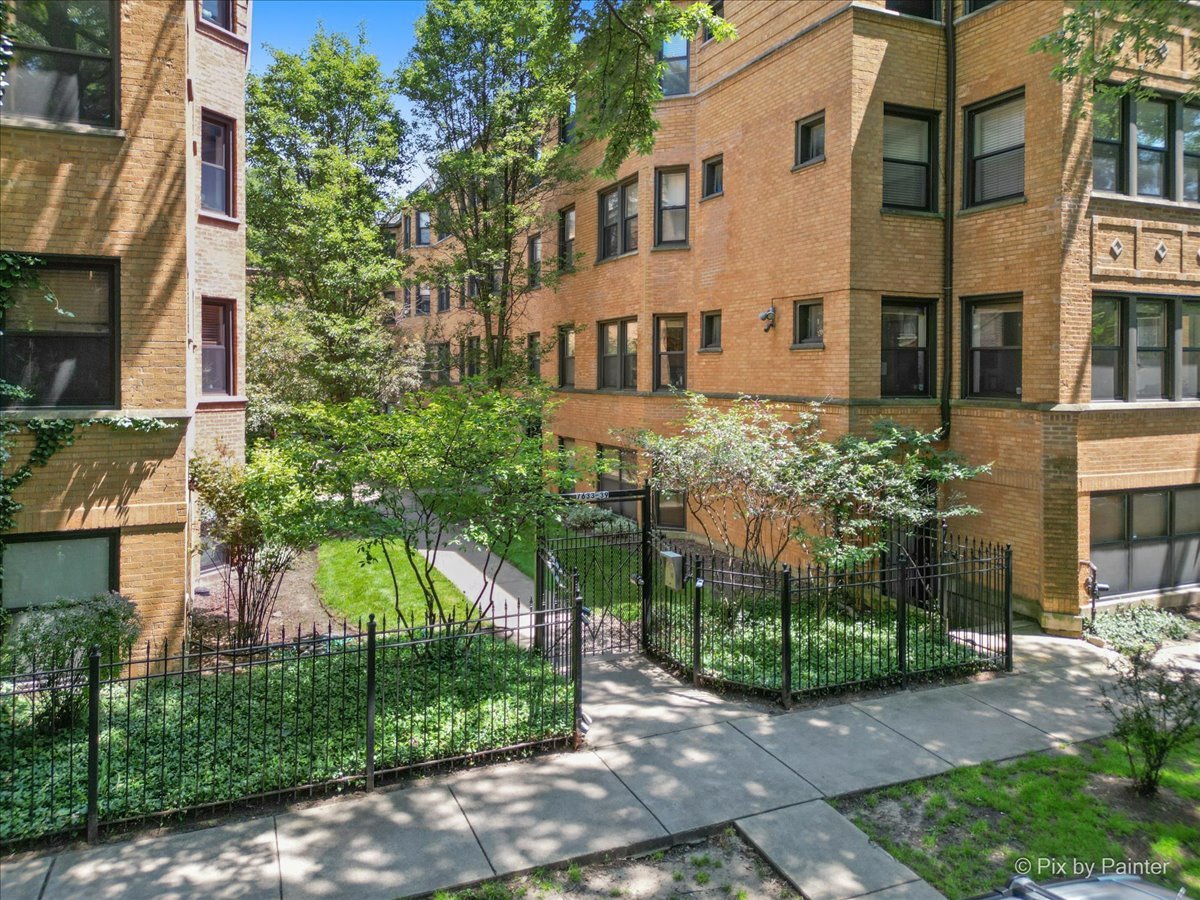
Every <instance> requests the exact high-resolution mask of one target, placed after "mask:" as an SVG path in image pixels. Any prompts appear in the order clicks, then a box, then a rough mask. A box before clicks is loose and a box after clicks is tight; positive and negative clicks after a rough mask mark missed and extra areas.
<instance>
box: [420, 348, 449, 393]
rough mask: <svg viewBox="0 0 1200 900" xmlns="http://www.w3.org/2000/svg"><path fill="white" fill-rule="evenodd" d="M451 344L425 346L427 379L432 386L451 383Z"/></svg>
mask: <svg viewBox="0 0 1200 900" xmlns="http://www.w3.org/2000/svg"><path fill="white" fill-rule="evenodd" d="M450 357H451V354H450V342H449V341H436V342H434V343H430V344H427V345H426V346H425V379H426V381H428V382H429V383H430V384H449V383H450V364H451V358H450Z"/></svg>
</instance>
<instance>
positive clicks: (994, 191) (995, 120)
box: [964, 91, 1025, 206]
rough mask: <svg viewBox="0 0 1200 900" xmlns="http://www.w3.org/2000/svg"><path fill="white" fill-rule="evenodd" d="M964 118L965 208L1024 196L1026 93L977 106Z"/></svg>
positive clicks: (965, 113)
mask: <svg viewBox="0 0 1200 900" xmlns="http://www.w3.org/2000/svg"><path fill="white" fill-rule="evenodd" d="M964 115H965V116H966V131H967V134H966V149H967V154H966V155H967V173H966V204H965V205H966V206H977V205H979V204H981V203H992V202H994V201H997V200H1007V199H1009V198H1011V197H1020V196H1023V195H1024V193H1025V94H1024V92H1023V91H1022V92H1021V93H1019V94H1015V95H1012V96H1005V97H1001V98H998V99H993V100H988V101H986V102H984V103H981V104H977V105H976V106H973V107H971V108H969V109H967V110H965V112H964Z"/></svg>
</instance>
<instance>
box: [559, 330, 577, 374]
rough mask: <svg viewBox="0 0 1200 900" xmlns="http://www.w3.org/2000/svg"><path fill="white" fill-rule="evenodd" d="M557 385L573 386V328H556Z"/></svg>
mask: <svg viewBox="0 0 1200 900" xmlns="http://www.w3.org/2000/svg"><path fill="white" fill-rule="evenodd" d="M558 386H559V387H572V388H573V387H575V329H574V328H571V327H569V326H563V327H561V328H559V329H558Z"/></svg>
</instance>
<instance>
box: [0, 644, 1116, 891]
mask: <svg viewBox="0 0 1200 900" xmlns="http://www.w3.org/2000/svg"><path fill="white" fill-rule="evenodd" d="M1016 662H1017V668H1018V673H1019V674H1016V675H1013V676H1008V677H999V678H995V679H992V680H990V681H981V682H975V683H970V684H965V685H957V686H949V687H936V688H927V689H923V690H910V691H900V692H897V693H895V694H890V695H884V696H877V697H872V698H869V699H866V698H864V699H858V700H853V701H851V702H843V703H838V704H832V705H828V706H822V707H818V708H813V709H808V710H802V711H795V712H789V713H783V712H777V711H768V710H767V708H765V707H764V706H762V705H753V704H748V703H740V702H731V701H728V700H724V699H722V698H720V697H718V696H716V695H714V694H711V693H708V692H704V691H698V690H693V689H692V688H690V687H688V686H685V685H682V684H680V683H679V682H678V681H676V680H675V679H672V678H670V677H668V676H667V675H665V674H664V673H662V672H661V671H660V670H658V669H657V668H655V667H654V666H652V665H650V664H649V663H647V662H645V661H643V660H641V659H640V658H637V657H623V658H600V659H595V660H590V661H589V664H588V666H587V670H586V673H585V685H586V688H585V689H586V698H587V699H586V709H587V712H588V714H589V715H590V716H591V717H592V719H593V727H592V730H591V733H590V734H589V737H588V746H587V747H586V748H585V749H584V750H581V751H579V752H577V753H560V754H555V755H550V756H542V757H538V758H534V759H530V760H525V761H522V762H516V763H510V764H505V765H495V766H484V767H480V768H477V769H472V770H467V771H462V772H458V773H454V774H451V775H445V776H439V777H435V778H429V779H424V780H419V781H415V782H413V783H412V784H411V785H410V786H408V787H404V788H401V789H395V790H389V791H378V792H376V793H374V794H370V795H368V794H355V795H350V796H347V797H344V798H340V799H336V800H330V801H328V802H324V803H320V804H318V805H314V806H310V807H308V808H305V809H300V810H297V811H292V812H286V813H281V814H278V815H271V816H262V817H259V818H255V819H251V820H248V821H243V822H238V823H235V824H229V825H223V826H218V827H213V828H206V829H202V830H196V831H190V832H179V833H175V834H169V835H165V836H154V837H147V838H142V839H138V840H134V841H127V842H120V843H113V844H107V845H102V846H98V847H93V848H85V849H78V850H69V851H64V852H62V853H59V854H57V855H53V856H40V857H28V858H25V859H21V860H18V861H11V862H7V863H3V864H0V896H3V897H4V900H27V898H28V900H34V898H45V900H59V898H73V897H79V896H86V897H89V898H118V897H120V898H124V900H133V898H140V897H154V898H184V897H222V898H226V897H227V898H239V900H240V898H256V897H264V898H275V900H278V898H283V900H291V898H299V897H311V898H333V897H343V896H349V897H355V898H356V900H358V898H392V897H398V896H410V895H414V894H423V893H428V892H432V891H434V890H438V889H443V888H445V889H449V888H454V887H458V886H464V885H467V884H470V883H474V882H477V881H480V880H483V879H489V878H493V877H497V876H504V875H509V874H513V873H518V872H522V871H526V870H529V869H532V868H535V867H538V866H549V865H554V864H558V863H563V862H566V861H567V860H573V859H585V860H586V859H587V858H589V857H594V856H597V855H600V854H604V853H606V852H623V853H629V852H635V851H637V850H639V849H648V848H652V847H658V846H666V845H670V844H672V843H674V842H676V841H677V840H679V839H681V838H683V837H687V836H691V835H695V834H697V833H699V832H703V831H706V830H710V829H714V828H718V827H723V826H725V825H727V824H733V825H734V826H735V827H736V828H737V829H738V830H739V831H740V832H741V833H742V835H743V836H744V837H745V838H746V839H747V840H748V841H749V842H750V843H752V844H753V845H754V846H756V847H757V848H758V849H759V850H760V851H761V852H762V853H763V854H764V855H765V856H766V857H767V858H768V859H770V860H771V862H773V863H774V864H775V865H776V866H777V867H778V868H779V869H780V870H781V871H782V872H783V873H784V874H785V876H786V877H787V878H788V879H789V880H790V881H791V882H792V883H793V884H794V885H795V886H796V887H797V888H798V889H799V890H800V891H802V892H803V893H804V894H805V895H807V896H809V897H812V898H822V900H839V898H852V897H860V896H864V895H867V894H870V895H871V897H873V898H881V900H886V898H901V897H907V898H924V897H937V896H938V894H937V893H936V892H935V891H934V890H933V889H932V888H931V887H929V886H928V885H927V884H925V883H924V882H922V881H921V880H920V879H919V878H917V876H916V875H915V874H914V873H913V872H911V871H910V870H909V869H907V868H905V867H904V866H902V865H900V864H899V863H898V862H896V861H895V860H894V859H892V858H891V857H890V856H888V854H886V853H884V852H883V851H882V850H881V849H879V848H878V847H876V846H874V845H872V844H871V843H870V842H869V841H868V840H867V838H866V836H865V835H863V834H862V833H861V832H860V831H858V829H857V828H855V827H854V826H853V825H852V824H851V823H850V822H849V821H847V820H846V819H845V818H843V817H842V816H840V815H838V814H837V813H836V812H835V811H834V809H833V808H832V807H831V806H829V805H828V804H827V803H826V802H825V799H826V798H830V797H836V796H838V795H840V794H844V793H848V792H851V791H859V790H863V789H867V788H873V787H879V786H883V785H888V784H894V783H897V782H901V781H907V780H909V779H913V778H922V777H925V776H928V775H932V774H935V773H938V772H943V771H946V770H947V769H950V768H952V767H954V766H960V765H967V764H971V763H977V762H980V761H983V760H987V759H1003V758H1006V757H1011V756H1014V755H1017V754H1022V753H1027V752H1030V751H1034V750H1041V749H1045V748H1048V747H1051V746H1054V745H1055V744H1058V743H1061V742H1064V741H1078V740H1083V739H1085V738H1091V737H1096V736H1099V735H1102V734H1104V733H1106V731H1107V729H1108V721H1107V719H1106V717H1105V715H1104V714H1103V712H1102V711H1101V710H1100V709H1099V708H1098V707H1097V706H1096V703H1095V701H1096V699H1097V697H1098V684H1099V683H1100V682H1101V681H1102V680H1103V679H1104V678H1105V677H1106V675H1107V670H1106V665H1105V654H1104V653H1103V651H1100V650H1098V649H1096V648H1095V647H1092V646H1090V645H1088V644H1085V643H1082V642H1078V641H1061V640H1056V639H1053V638H1046V637H1039V636H1026V635H1020V636H1018V638H1017V652H1016Z"/></svg>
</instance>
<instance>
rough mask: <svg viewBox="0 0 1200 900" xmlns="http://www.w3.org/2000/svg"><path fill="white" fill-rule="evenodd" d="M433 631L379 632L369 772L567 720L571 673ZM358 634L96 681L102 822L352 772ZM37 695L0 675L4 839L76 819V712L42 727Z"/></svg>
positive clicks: (499, 642) (81, 748) (552, 729)
mask: <svg viewBox="0 0 1200 900" xmlns="http://www.w3.org/2000/svg"><path fill="white" fill-rule="evenodd" d="M456 627H458V628H459V629H460V633H461V634H464V635H465V631H463V626H456ZM432 636H433V633H432V632H428V631H425V630H421V632H419V633H414V634H413V635H412V637H414V638H417V639H418V640H415V641H409V642H408V643H406V644H402V645H397V644H395V643H394V641H395V636H394V635H393V636H391V637H390V638H389V637H388V636H386V635H385V636H383V637H381V639H380V646H379V650H378V655H377V673H378V674H377V678H378V693H377V714H376V726H375V727H376V733H375V748H376V766H377V769H378V770H379V771H383V770H386V769H389V768H400V767H406V766H413V765H417V764H420V763H424V762H429V761H432V760H438V759H444V758H449V757H457V756H462V755H466V754H471V753H476V752H479V751H485V750H491V749H498V748H503V747H507V746H511V745H516V744H522V743H526V742H530V741H538V740H543V739H550V738H554V737H559V736H564V735H567V734H569V732H570V730H571V727H572V701H571V687H570V685H569V683H568V682H567V681H566V680H564V679H563V678H562V677H560V676H559V674H557V672H556V671H555V669H554V667H553V666H552V665H551V664H550V663H549V662H547V661H546V660H544V659H543V658H542V657H541V656H539V655H537V654H535V653H533V652H531V651H529V650H526V649H523V648H521V647H519V646H518V645H516V644H515V643H513V642H511V641H508V640H505V639H503V638H499V637H494V636H491V635H489V634H487V633H479V632H476V633H475V634H474V635H473V636H470V637H466V636H460V637H456V638H455V639H453V640H447V641H445V642H434V643H424V642H422V640H421V639H422V638H426V639H428V638H431V637H432ZM365 647H366V639H365V637H360V636H354V635H351V636H348V637H345V638H340V639H335V640H334V641H332V642H324V641H322V642H318V643H301V644H296V645H292V646H288V647H278V648H275V649H274V650H271V651H270V652H264V653H256V654H253V655H243V656H240V657H225V658H218V657H217V655H216V654H210V655H209V656H208V658H207V662H208V663H209V665H208V666H207V667H206V669H205V670H204V671H195V670H193V671H188V672H175V673H173V674H171V675H169V676H166V677H154V678H138V677H133V676H130V677H127V678H124V679H117V680H114V681H112V682H107V683H105V684H103V685H102V691H101V702H100V710H99V713H100V753H101V758H100V817H101V821H113V820H120V819H124V818H137V817H140V816H144V815H148V814H153V813H156V812H161V811H169V810H176V809H181V808H185V807H191V806H198V805H202V804H208V803H217V802H222V801H232V800H237V799H240V798H244V797H248V796H251V795H255V794H259V793H266V792H270V791H280V790H286V789H290V788H294V787H300V786H304V785H312V784H320V783H322V782H326V781H333V780H336V779H353V778H355V777H356V776H359V777H360V776H362V774H363V772H364V767H365V757H366V753H365V737H366V715H365V707H366V690H365V685H366V669H367V655H366V652H365ZM218 661H219V663H220V665H219V666H218V665H216V663H217V662H218ZM191 664H192V665H193V666H195V665H196V664H197V663H196V661H195V660H193V661H192V663H191ZM137 668H139V667H138V666H137V665H136V660H135V665H134V666H132V667H131V669H137ZM42 702H44V701H43V700H42V699H41V698H40V697H39V696H38V694H37V692H36V691H35V690H33V689H31V688H30V686H29V684H28V682H21V681H17V680H15V679H12V678H5V679H0V841H2V842H5V843H8V842H13V841H18V840H22V839H28V838H34V837H37V836H39V835H44V834H49V833H53V832H55V831H58V830H61V829H64V828H68V827H78V826H80V825H81V824H82V822H83V816H84V813H85V810H86V772H87V765H86V759H87V750H86V747H87V738H86V728H87V725H86V715H85V716H76V717H74V718H72V719H70V720H68V721H66V722H64V723H62V725H61V726H60V727H59V728H57V729H56V730H54V731H53V732H49V733H47V732H46V731H45V730H44V729H39V728H38V727H37V721H38V718H39V717H38V708H39V704H40V703H42Z"/></svg>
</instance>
